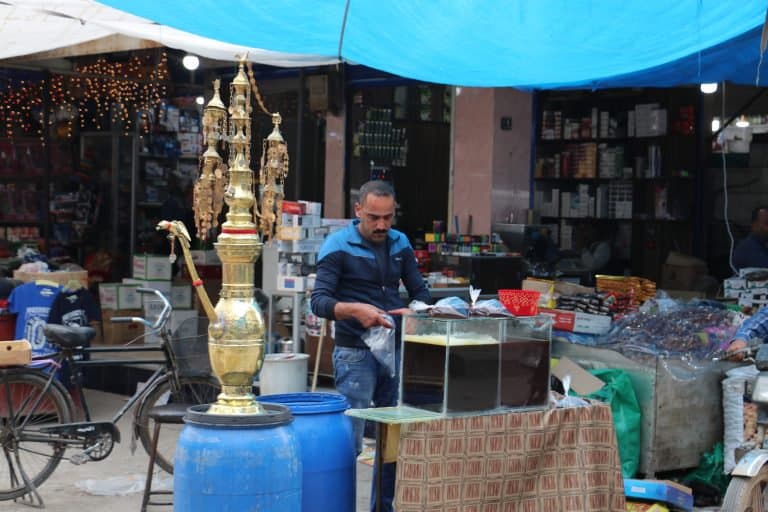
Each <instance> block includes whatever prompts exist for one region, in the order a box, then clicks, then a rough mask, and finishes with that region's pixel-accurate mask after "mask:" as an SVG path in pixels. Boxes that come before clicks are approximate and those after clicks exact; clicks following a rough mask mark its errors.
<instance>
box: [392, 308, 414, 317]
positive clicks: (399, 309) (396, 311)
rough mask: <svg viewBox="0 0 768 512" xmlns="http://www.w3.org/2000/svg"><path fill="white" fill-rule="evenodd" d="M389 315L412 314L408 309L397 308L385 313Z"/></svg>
mask: <svg viewBox="0 0 768 512" xmlns="http://www.w3.org/2000/svg"><path fill="white" fill-rule="evenodd" d="M387 313H389V314H390V315H403V316H405V315H411V314H413V311H411V309H410V308H398V309H390V310H389V311H387Z"/></svg>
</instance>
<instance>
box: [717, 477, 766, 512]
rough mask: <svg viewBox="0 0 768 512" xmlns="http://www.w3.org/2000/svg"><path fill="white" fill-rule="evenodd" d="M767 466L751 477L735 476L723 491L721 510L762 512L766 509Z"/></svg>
mask: <svg viewBox="0 0 768 512" xmlns="http://www.w3.org/2000/svg"><path fill="white" fill-rule="evenodd" d="M767 494H768V466H763V467H762V468H760V471H758V473H757V474H756V475H755V476H753V477H752V478H747V477H742V476H735V477H733V478H731V482H730V483H729V484H728V490H727V491H725V497H724V498H723V506H722V508H721V509H720V510H722V511H723V512H726V511H727V512H731V511H739V512H763V511H765V510H768V496H767Z"/></svg>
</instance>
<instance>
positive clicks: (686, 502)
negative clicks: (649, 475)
mask: <svg viewBox="0 0 768 512" xmlns="http://www.w3.org/2000/svg"><path fill="white" fill-rule="evenodd" d="M624 494H625V496H626V497H627V498H639V499H643V500H652V501H660V502H662V503H666V504H669V505H672V506H673V507H674V508H676V509H680V510H684V511H688V510H693V492H692V491H691V488H690V487H686V486H684V485H681V484H679V483H677V482H672V481H670V480H638V479H633V478H625V479H624Z"/></svg>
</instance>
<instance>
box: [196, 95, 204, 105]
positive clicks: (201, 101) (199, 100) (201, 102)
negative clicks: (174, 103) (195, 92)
mask: <svg viewBox="0 0 768 512" xmlns="http://www.w3.org/2000/svg"><path fill="white" fill-rule="evenodd" d="M195 103H197V104H198V105H203V104H204V103H205V98H203V97H202V96H198V97H197V98H195Z"/></svg>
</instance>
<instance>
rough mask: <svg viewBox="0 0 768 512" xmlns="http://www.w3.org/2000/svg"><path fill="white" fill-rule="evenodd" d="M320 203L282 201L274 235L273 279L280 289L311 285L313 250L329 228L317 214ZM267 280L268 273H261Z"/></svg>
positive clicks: (296, 289)
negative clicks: (275, 241)
mask: <svg viewBox="0 0 768 512" xmlns="http://www.w3.org/2000/svg"><path fill="white" fill-rule="evenodd" d="M322 207H323V205H322V203H313V202H311V201H296V202H294V201H283V213H282V219H281V220H282V223H281V226H280V228H279V229H278V231H277V233H276V238H277V251H278V263H277V282H276V283H275V289H277V290H278V291H282V292H304V291H305V290H308V289H311V288H312V285H313V283H312V278H311V277H310V274H313V273H314V269H315V265H317V253H318V252H319V251H320V246H321V245H322V244H323V240H325V237H326V236H327V235H328V232H329V228H328V227H327V226H324V225H323V222H322V218H321V217H320V215H321V211H322ZM264 278H265V279H269V277H268V274H267V273H265V274H264Z"/></svg>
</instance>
